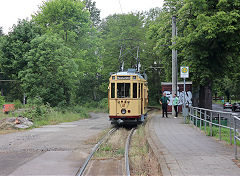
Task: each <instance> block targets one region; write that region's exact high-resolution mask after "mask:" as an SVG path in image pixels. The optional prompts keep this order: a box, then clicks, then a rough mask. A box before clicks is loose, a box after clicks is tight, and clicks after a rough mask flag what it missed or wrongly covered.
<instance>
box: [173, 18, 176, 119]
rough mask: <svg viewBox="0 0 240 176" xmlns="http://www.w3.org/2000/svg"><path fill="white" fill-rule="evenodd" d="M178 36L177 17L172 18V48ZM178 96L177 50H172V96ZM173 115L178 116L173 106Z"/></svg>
mask: <svg viewBox="0 0 240 176" xmlns="http://www.w3.org/2000/svg"><path fill="white" fill-rule="evenodd" d="M176 36H177V27H176V16H173V17H172V46H174V45H176V42H175V37H176ZM174 94H177V50H176V49H175V48H173V49H172V96H173V95H174ZM172 115H174V116H176V114H175V111H174V107H173V106H172Z"/></svg>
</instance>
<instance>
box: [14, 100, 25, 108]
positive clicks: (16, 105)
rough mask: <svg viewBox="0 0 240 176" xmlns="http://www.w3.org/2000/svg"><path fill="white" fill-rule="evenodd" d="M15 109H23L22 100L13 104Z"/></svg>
mask: <svg viewBox="0 0 240 176" xmlns="http://www.w3.org/2000/svg"><path fill="white" fill-rule="evenodd" d="M13 104H14V107H15V109H20V108H22V107H23V105H22V102H21V101H20V100H15V101H14V102H13Z"/></svg>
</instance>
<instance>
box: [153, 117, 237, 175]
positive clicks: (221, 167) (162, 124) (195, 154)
mask: <svg viewBox="0 0 240 176" xmlns="http://www.w3.org/2000/svg"><path fill="white" fill-rule="evenodd" d="M149 127H150V128H149V131H150V135H151V136H152V138H153V139H154V141H155V143H156V144H157V145H158V146H159V150H160V152H159V153H161V154H162V156H163V158H164V160H165V163H166V164H167V167H166V168H168V169H169V174H168V173H167V172H164V175H172V176H182V175H184V176H197V175H198V176H210V175H211V176H239V175H240V168H239V167H238V166H237V165H236V164H235V163H234V162H233V161H232V159H233V157H234V155H233V148H232V147H231V146H227V145H224V144H222V143H220V142H218V141H216V140H215V139H214V138H211V137H207V136H205V135H204V134H202V133H200V132H199V131H198V130H197V129H195V128H193V127H191V126H190V125H187V124H183V123H182V120H181V119H179V118H178V119H174V118H161V115H160V113H159V114H158V113H157V114H154V115H153V117H152V119H151V121H150V124H149Z"/></svg>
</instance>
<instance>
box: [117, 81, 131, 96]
mask: <svg viewBox="0 0 240 176" xmlns="http://www.w3.org/2000/svg"><path fill="white" fill-rule="evenodd" d="M130 91H131V88H130V83H117V97H118V98H127V97H128V98H130Z"/></svg>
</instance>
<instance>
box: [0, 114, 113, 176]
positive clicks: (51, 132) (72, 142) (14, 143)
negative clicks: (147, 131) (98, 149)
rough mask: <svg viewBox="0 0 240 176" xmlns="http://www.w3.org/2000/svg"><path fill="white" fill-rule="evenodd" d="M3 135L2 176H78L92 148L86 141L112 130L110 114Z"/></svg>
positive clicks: (0, 144) (0, 139) (0, 148)
mask: <svg viewBox="0 0 240 176" xmlns="http://www.w3.org/2000/svg"><path fill="white" fill-rule="evenodd" d="M91 117H92V118H90V119H84V120H79V121H76V122H68V123H61V124H58V125H48V126H44V127H42V128H35V129H32V130H29V131H25V132H18V133H11V134H6V135H0V175H15V176H21V175H75V173H76V172H77V170H78V168H79V166H80V165H81V164H82V162H84V159H85V158H86V156H87V154H88V152H89V151H90V150H91V147H90V146H89V145H87V144H86V143H85V141H86V140H87V139H89V138H91V137H93V136H95V135H97V134H98V133H99V132H101V131H102V130H104V129H106V128H108V127H110V122H109V121H108V116H107V114H104V113H97V114H95V113H91Z"/></svg>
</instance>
